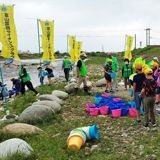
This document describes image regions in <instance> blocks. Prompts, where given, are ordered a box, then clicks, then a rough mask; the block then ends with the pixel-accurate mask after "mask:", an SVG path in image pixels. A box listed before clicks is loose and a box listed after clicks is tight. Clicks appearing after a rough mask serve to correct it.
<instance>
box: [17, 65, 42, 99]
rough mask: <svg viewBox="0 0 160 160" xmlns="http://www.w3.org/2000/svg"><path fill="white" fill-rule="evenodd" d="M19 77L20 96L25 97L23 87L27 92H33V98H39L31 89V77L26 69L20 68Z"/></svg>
mask: <svg viewBox="0 0 160 160" xmlns="http://www.w3.org/2000/svg"><path fill="white" fill-rule="evenodd" d="M19 76H20V77H21V93H22V95H25V85H26V86H27V87H28V89H29V90H31V91H33V92H34V93H35V96H39V93H38V92H37V91H36V90H35V89H34V88H33V85H32V83H31V81H30V80H31V77H30V75H29V73H28V72H27V69H26V68H25V67H23V65H22V66H21V69H20V70H19Z"/></svg>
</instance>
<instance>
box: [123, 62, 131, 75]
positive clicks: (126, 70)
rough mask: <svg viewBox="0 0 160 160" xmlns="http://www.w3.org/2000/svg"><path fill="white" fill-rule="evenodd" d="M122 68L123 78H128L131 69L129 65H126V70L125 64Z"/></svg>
mask: <svg viewBox="0 0 160 160" xmlns="http://www.w3.org/2000/svg"><path fill="white" fill-rule="evenodd" d="M123 68H124V72H123V77H129V76H130V75H131V69H132V66H131V64H129V65H128V68H127V65H126V64H123Z"/></svg>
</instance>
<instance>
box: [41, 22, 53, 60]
mask: <svg viewBox="0 0 160 160" xmlns="http://www.w3.org/2000/svg"><path fill="white" fill-rule="evenodd" d="M40 24H41V28H42V35H41V38H42V49H43V57H42V59H43V60H44V61H52V62H55V57H54V45H53V42H54V22H53V21H40Z"/></svg>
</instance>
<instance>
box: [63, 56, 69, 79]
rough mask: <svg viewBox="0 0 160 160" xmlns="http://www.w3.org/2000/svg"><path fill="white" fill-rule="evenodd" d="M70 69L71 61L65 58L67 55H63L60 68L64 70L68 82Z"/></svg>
mask: <svg viewBox="0 0 160 160" xmlns="http://www.w3.org/2000/svg"><path fill="white" fill-rule="evenodd" d="M70 69H71V61H70V60H68V59H67V56H64V60H63V63H62V70H64V74H65V78H66V82H69V71H70Z"/></svg>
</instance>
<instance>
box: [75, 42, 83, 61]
mask: <svg viewBox="0 0 160 160" xmlns="http://www.w3.org/2000/svg"><path fill="white" fill-rule="evenodd" d="M75 48H76V51H75V53H76V60H75V62H77V61H78V58H79V57H80V54H81V48H82V42H79V41H76V45H75Z"/></svg>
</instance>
